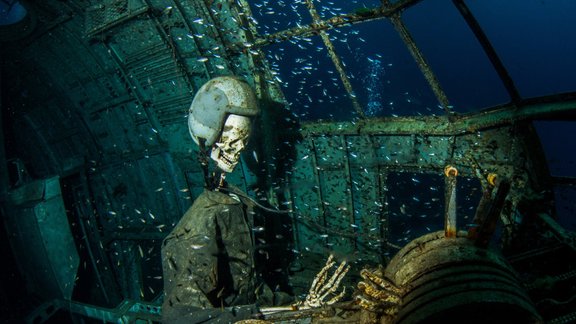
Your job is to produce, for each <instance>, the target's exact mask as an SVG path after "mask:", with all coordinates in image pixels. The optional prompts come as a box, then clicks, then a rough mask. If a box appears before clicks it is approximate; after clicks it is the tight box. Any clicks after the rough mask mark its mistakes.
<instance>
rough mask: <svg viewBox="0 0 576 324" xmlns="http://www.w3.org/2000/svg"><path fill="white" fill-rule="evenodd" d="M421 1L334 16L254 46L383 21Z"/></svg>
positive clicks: (407, 0)
mask: <svg viewBox="0 0 576 324" xmlns="http://www.w3.org/2000/svg"><path fill="white" fill-rule="evenodd" d="M420 1H422V0H400V1H398V2H395V3H394V4H392V5H390V6H387V7H378V8H374V9H371V10H368V11H367V12H366V13H350V14H344V15H340V16H335V17H332V18H329V19H327V20H321V21H319V22H313V23H311V24H308V25H304V26H300V27H295V28H291V29H287V30H283V31H280V32H277V33H274V34H270V35H264V36H263V37H261V38H258V39H256V40H255V42H254V45H255V46H264V45H268V44H271V43H275V42H280V41H286V40H289V39H291V38H294V37H307V36H312V35H316V34H317V33H318V32H319V31H321V30H329V29H333V28H338V27H342V26H347V25H352V24H356V23H361V22H366V21H371V20H376V19H383V18H386V17H390V16H391V15H392V14H394V13H397V12H400V11H402V10H404V9H406V8H408V7H411V6H413V5H415V4H417V3H418V2H420Z"/></svg>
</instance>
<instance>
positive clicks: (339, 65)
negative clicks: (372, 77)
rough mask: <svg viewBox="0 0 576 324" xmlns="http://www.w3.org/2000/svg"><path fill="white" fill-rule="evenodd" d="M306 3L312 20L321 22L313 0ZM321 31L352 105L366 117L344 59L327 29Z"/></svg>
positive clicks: (359, 113)
mask: <svg viewBox="0 0 576 324" xmlns="http://www.w3.org/2000/svg"><path fill="white" fill-rule="evenodd" d="M306 5H307V6H308V11H309V12H310V16H312V21H313V22H314V23H316V24H317V23H320V22H321V19H320V15H318V12H317V11H316V8H315V7H314V3H313V2H312V0H306ZM319 33H320V38H322V42H323V43H324V46H326V50H328V56H330V58H331V59H332V63H334V67H336V71H338V75H339V76H340V80H341V81H342V84H343V85H344V89H346V92H347V93H348V97H349V98H350V100H352V106H354V109H355V110H356V113H358V116H360V117H362V118H366V116H365V115H364V110H363V109H362V106H360V102H358V99H356V95H355V94H354V89H352V84H351V83H350V80H349V79H348V76H347V75H346V71H344V66H343V65H342V61H341V60H340V57H338V55H337V54H336V50H335V49H334V44H332V41H331V40H330V37H329V36H328V33H327V32H326V31H325V30H320V31H319Z"/></svg>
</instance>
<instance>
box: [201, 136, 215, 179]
mask: <svg viewBox="0 0 576 324" xmlns="http://www.w3.org/2000/svg"><path fill="white" fill-rule="evenodd" d="M198 146H199V147H200V150H199V151H198V162H199V163H200V167H201V168H202V173H203V174H204V188H207V189H209V190H212V189H214V187H213V183H212V180H211V179H210V172H209V170H208V153H207V152H206V139H204V138H198Z"/></svg>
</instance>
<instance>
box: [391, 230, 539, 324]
mask: <svg viewBox="0 0 576 324" xmlns="http://www.w3.org/2000/svg"><path fill="white" fill-rule="evenodd" d="M465 235H466V234H465V233H463V232H461V233H458V235H457V237H455V238H445V237H444V232H436V233H430V234H428V235H424V236H422V237H420V238H418V239H416V240H414V241H412V242H410V243H409V244H408V245H406V246H405V247H404V248H403V249H402V250H400V251H399V252H398V254H396V256H394V258H393V259H392V260H391V261H390V264H389V265H388V267H387V268H386V277H388V278H390V279H392V280H393V281H394V282H395V283H396V284H397V285H398V286H400V287H403V288H404V289H405V291H406V292H405V294H404V296H403V298H402V305H401V306H400V309H399V312H398V315H397V316H396V319H395V322H396V323H466V324H471V323H540V322H542V320H541V318H540V316H539V315H538V313H537V312H536V310H535V309H534V307H533V305H532V302H531V301H530V299H529V298H528V296H527V294H526V292H525V291H524V289H523V288H522V286H521V284H520V282H519V280H518V278H517V276H516V274H515V272H514V271H513V269H512V268H511V267H510V266H509V265H508V263H507V262H506V260H505V259H504V258H503V257H502V256H500V255H499V254H497V253H496V252H493V251H490V250H488V249H483V248H478V247H475V246H474V244H473V242H471V241H470V240H468V239H467V238H466V237H465Z"/></svg>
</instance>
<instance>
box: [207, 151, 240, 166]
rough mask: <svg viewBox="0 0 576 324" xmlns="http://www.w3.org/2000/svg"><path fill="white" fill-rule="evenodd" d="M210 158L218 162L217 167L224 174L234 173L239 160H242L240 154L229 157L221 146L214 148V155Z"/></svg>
mask: <svg viewBox="0 0 576 324" xmlns="http://www.w3.org/2000/svg"><path fill="white" fill-rule="evenodd" d="M210 157H211V158H212V160H214V162H216V166H218V168H219V169H220V170H222V171H224V172H227V173H230V172H232V171H234V167H236V164H238V159H239V158H240V154H237V155H236V156H234V155H229V154H226V152H224V151H223V150H222V149H221V148H220V147H219V146H217V145H215V146H214V147H213V148H212V153H211V154H210Z"/></svg>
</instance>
